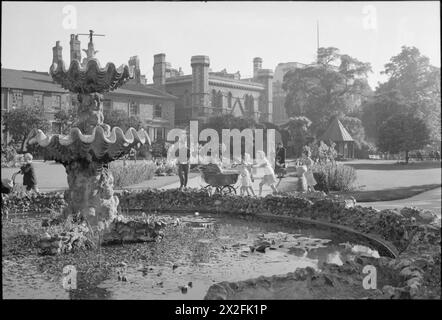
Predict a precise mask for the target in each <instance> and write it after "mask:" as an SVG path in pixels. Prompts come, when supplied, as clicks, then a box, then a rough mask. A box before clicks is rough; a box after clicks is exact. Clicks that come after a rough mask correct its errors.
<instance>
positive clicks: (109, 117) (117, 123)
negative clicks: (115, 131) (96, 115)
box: [103, 109, 142, 131]
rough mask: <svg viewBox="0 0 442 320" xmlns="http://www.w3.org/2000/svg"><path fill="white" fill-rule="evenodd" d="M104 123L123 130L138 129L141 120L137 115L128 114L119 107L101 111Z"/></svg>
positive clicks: (140, 125)
mask: <svg viewBox="0 0 442 320" xmlns="http://www.w3.org/2000/svg"><path fill="white" fill-rule="evenodd" d="M103 114H104V123H106V124H108V125H110V127H111V128H113V127H120V128H121V129H122V130H123V131H126V130H127V129H129V128H134V129H136V130H139V129H140V128H141V127H142V122H141V120H140V119H139V118H138V117H135V116H128V114H127V112H126V111H124V110H119V109H112V110H110V111H105V112H103Z"/></svg>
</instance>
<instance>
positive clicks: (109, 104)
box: [103, 99, 112, 111]
mask: <svg viewBox="0 0 442 320" xmlns="http://www.w3.org/2000/svg"><path fill="white" fill-rule="evenodd" d="M111 110H112V101H111V100H109V99H105V100H103V111H111Z"/></svg>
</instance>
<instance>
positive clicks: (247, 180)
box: [239, 163, 255, 196]
mask: <svg viewBox="0 0 442 320" xmlns="http://www.w3.org/2000/svg"><path fill="white" fill-rule="evenodd" d="M239 173H240V175H241V177H240V182H241V189H240V192H241V196H242V195H244V193H245V192H247V195H248V196H250V192H249V191H251V193H252V195H253V196H255V191H253V187H252V179H251V176H250V172H249V170H248V169H247V166H246V165H245V164H244V163H243V164H241V165H240V166H239Z"/></svg>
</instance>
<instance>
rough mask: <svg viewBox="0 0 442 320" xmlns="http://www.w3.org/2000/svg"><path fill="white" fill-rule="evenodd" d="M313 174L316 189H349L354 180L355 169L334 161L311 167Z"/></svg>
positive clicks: (351, 187)
mask: <svg viewBox="0 0 442 320" xmlns="http://www.w3.org/2000/svg"><path fill="white" fill-rule="evenodd" d="M313 176H314V177H315V180H316V182H317V185H316V186H315V189H316V190H318V191H324V192H329V191H350V190H352V189H353V185H354V183H355V182H356V171H355V169H353V168H352V167H349V166H345V165H342V164H337V163H336V162H329V163H319V164H316V165H315V166H314V167H313Z"/></svg>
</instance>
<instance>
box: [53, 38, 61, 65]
mask: <svg viewBox="0 0 442 320" xmlns="http://www.w3.org/2000/svg"><path fill="white" fill-rule="evenodd" d="M62 51H63V47H62V46H60V41H57V42H56V43H55V47H53V48H52V63H57V64H58V63H60V62H61V61H63V55H62Z"/></svg>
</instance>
